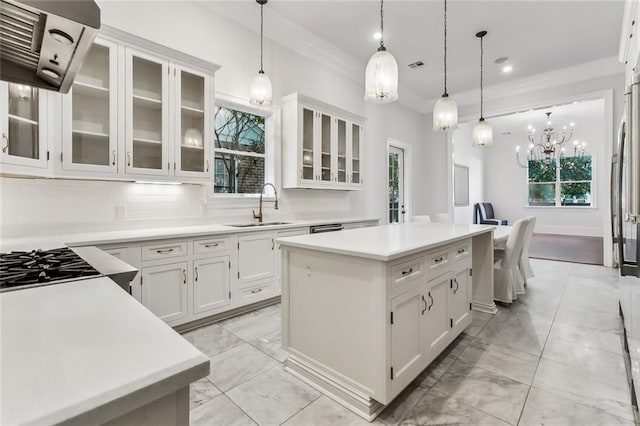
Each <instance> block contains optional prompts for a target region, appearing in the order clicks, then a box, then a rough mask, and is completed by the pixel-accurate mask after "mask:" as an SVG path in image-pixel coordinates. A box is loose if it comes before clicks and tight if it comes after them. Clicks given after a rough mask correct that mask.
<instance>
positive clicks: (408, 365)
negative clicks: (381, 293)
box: [391, 286, 426, 391]
mask: <svg viewBox="0 0 640 426" xmlns="http://www.w3.org/2000/svg"><path fill="white" fill-rule="evenodd" d="M423 290H424V286H420V287H418V288H415V289H413V290H410V291H408V292H406V293H404V294H402V295H400V296H398V297H395V298H394V299H392V300H391V313H392V315H393V320H392V324H391V368H392V372H391V387H392V389H393V390H394V391H395V390H399V389H402V388H404V387H405V386H406V385H408V384H409V383H410V382H411V381H412V380H413V379H414V378H415V377H416V376H417V375H418V373H420V370H422V369H423V368H424V366H425V365H424V355H423V346H422V341H423V339H422V333H423V331H422V328H423V320H422V316H423V313H424V311H425V310H426V301H425V299H424V297H423Z"/></svg>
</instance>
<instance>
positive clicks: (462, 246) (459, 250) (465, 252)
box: [451, 240, 471, 262]
mask: <svg viewBox="0 0 640 426" xmlns="http://www.w3.org/2000/svg"><path fill="white" fill-rule="evenodd" d="M451 255H452V257H453V260H454V262H458V261H459V260H462V259H466V258H467V257H470V256H471V240H465V241H463V242H461V243H458V244H456V245H455V246H453V250H452V253H451Z"/></svg>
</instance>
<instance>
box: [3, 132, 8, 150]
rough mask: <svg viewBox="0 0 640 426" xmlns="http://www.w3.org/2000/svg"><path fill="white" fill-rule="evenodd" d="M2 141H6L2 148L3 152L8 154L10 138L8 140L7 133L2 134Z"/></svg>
mask: <svg viewBox="0 0 640 426" xmlns="http://www.w3.org/2000/svg"><path fill="white" fill-rule="evenodd" d="M2 139H4V141H5V143H4V146H3V147H2V152H7V150H8V149H9V138H7V134H6V133H3V134H2Z"/></svg>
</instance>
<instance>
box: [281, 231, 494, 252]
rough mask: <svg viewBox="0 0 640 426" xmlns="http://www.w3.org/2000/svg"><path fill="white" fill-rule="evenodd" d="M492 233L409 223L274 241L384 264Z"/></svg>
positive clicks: (284, 244)
mask: <svg viewBox="0 0 640 426" xmlns="http://www.w3.org/2000/svg"><path fill="white" fill-rule="evenodd" d="M493 229H495V226H493V225H450V224H444V223H423V222H413V223H404V224H401V225H398V224H394V225H384V226H376V227H371V228H359V229H350V230H347V231H343V232H328V233H324V234H313V235H301V236H297V237H287V238H280V239H278V240H277V241H278V242H279V243H280V244H281V245H283V246H291V247H298V248H305V249H311V250H319V251H325V252H329V253H337V254H344V255H348V256H356V257H364V258H368V259H376V260H384V261H388V260H394V259H397V258H399V257H402V256H406V255H409V254H412V253H417V252H419V251H423V250H428V249H431V248H434V247H438V246H441V245H443V244H447V243H453V242H455V241H459V240H463V239H465V238H470V237H473V236H475V235H479V234H482V233H485V232H491V231H493Z"/></svg>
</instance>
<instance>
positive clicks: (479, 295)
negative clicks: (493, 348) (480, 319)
mask: <svg viewBox="0 0 640 426" xmlns="http://www.w3.org/2000/svg"><path fill="white" fill-rule="evenodd" d="M471 240H472V244H473V249H472V259H473V260H472V268H473V297H472V304H471V307H472V309H473V310H474V311H479V312H485V313H487V314H492V315H494V314H496V313H497V312H498V309H497V308H496V303H495V302H494V300H493V231H491V232H485V233H483V234H479V235H476V236H474V237H473V238H472V239H471Z"/></svg>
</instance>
